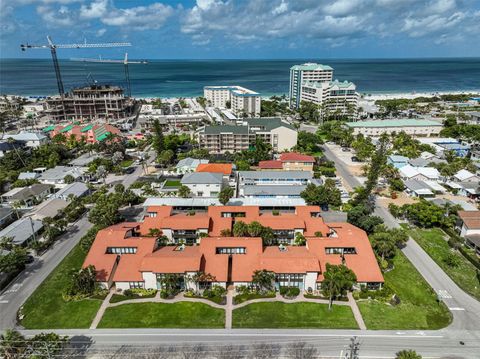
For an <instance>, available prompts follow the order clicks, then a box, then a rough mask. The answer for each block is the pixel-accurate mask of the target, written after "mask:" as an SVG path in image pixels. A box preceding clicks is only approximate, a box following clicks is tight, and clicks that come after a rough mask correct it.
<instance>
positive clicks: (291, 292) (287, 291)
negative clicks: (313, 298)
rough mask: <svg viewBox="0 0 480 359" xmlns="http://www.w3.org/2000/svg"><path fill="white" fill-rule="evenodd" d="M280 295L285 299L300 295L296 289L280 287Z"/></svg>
mask: <svg viewBox="0 0 480 359" xmlns="http://www.w3.org/2000/svg"><path fill="white" fill-rule="evenodd" d="M280 294H281V295H282V296H283V297H285V298H295V297H297V296H298V295H299V294H300V289H299V288H297V287H281V288H280Z"/></svg>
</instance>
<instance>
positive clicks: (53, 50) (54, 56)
mask: <svg viewBox="0 0 480 359" xmlns="http://www.w3.org/2000/svg"><path fill="white" fill-rule="evenodd" d="M47 41H48V44H44V45H32V44H21V45H20V49H21V50H22V51H26V50H27V49H50V52H51V54H52V60H53V66H54V68H55V75H56V78H57V86H58V92H59V94H60V96H61V97H62V99H63V98H64V96H65V91H64V88H63V81H62V76H61V73H60V65H59V63H58V58H57V49H89V48H98V47H101V48H107V47H123V46H132V44H131V43H129V42H106V43H98V44H87V43H86V42H85V43H83V44H81V43H79V44H55V43H54V42H53V41H52V38H51V37H50V36H47Z"/></svg>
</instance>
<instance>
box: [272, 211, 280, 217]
mask: <svg viewBox="0 0 480 359" xmlns="http://www.w3.org/2000/svg"><path fill="white" fill-rule="evenodd" d="M272 215H274V216H278V215H280V212H279V211H278V210H276V209H274V210H273V211H272Z"/></svg>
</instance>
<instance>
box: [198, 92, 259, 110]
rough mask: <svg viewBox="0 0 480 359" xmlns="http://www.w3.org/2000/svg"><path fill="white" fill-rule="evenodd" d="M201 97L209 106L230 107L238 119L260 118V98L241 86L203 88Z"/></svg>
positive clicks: (256, 93)
mask: <svg viewBox="0 0 480 359" xmlns="http://www.w3.org/2000/svg"><path fill="white" fill-rule="evenodd" d="M203 95H204V97H205V99H206V100H207V101H208V103H209V104H210V105H211V106H213V107H218V108H222V109H223V108H229V107H230V108H231V110H232V112H233V113H234V114H235V115H236V116H238V117H258V116H260V110H261V97H260V94H259V93H258V92H255V91H252V90H249V89H246V88H244V87H241V86H205V87H204V88H203ZM229 105H230V106H229Z"/></svg>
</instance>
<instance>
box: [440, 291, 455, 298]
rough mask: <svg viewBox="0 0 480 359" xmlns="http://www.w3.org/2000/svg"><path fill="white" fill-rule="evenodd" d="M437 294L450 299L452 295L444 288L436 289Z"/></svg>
mask: <svg viewBox="0 0 480 359" xmlns="http://www.w3.org/2000/svg"><path fill="white" fill-rule="evenodd" d="M438 296H439V297H440V298H443V299H450V298H452V296H451V295H450V293H448V291H447V290H445V289H439V290H438Z"/></svg>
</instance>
